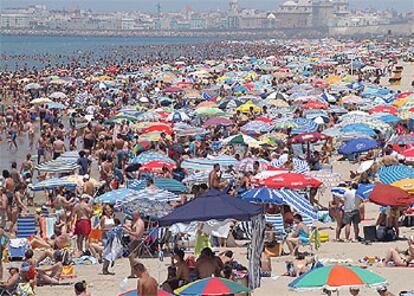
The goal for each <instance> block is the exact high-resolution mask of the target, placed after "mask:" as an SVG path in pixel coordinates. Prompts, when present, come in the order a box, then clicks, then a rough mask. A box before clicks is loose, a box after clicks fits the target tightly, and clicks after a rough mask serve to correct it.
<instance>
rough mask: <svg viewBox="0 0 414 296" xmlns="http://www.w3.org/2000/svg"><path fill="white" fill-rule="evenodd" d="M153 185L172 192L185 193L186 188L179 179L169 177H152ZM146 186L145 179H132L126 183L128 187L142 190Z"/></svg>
mask: <svg viewBox="0 0 414 296" xmlns="http://www.w3.org/2000/svg"><path fill="white" fill-rule="evenodd" d="M153 181H154V186H155V187H158V188H160V189H163V190H167V191H169V192H173V193H177V194H180V193H186V192H188V188H187V187H186V186H184V185H183V184H182V183H181V182H180V181H177V180H175V179H171V178H154V179H153ZM146 187H147V182H146V180H134V181H132V182H130V183H129V184H128V188H130V189H134V190H142V189H144V188H146Z"/></svg>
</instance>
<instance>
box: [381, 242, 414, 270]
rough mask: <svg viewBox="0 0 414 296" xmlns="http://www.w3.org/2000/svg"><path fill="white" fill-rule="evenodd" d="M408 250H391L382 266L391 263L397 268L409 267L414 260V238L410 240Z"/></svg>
mask: <svg viewBox="0 0 414 296" xmlns="http://www.w3.org/2000/svg"><path fill="white" fill-rule="evenodd" d="M407 243H408V249H407V250H405V251H402V250H399V249H398V248H391V249H389V250H388V252H387V255H386V256H385V259H384V261H383V262H382V264H380V265H381V266H387V265H388V264H389V263H394V265H395V266H408V265H410V262H411V261H412V260H413V259H414V238H410V239H409V240H408V241H407Z"/></svg>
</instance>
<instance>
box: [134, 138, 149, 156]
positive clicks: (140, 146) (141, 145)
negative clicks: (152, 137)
mask: <svg viewBox="0 0 414 296" xmlns="http://www.w3.org/2000/svg"><path fill="white" fill-rule="evenodd" d="M150 148H151V142H150V141H139V142H138V143H137V144H136V145H135V147H134V149H132V153H133V154H134V155H136V154H138V153H141V152H144V151H146V150H148V149H150Z"/></svg>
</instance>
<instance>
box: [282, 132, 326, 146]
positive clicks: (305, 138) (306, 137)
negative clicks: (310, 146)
mask: <svg viewBox="0 0 414 296" xmlns="http://www.w3.org/2000/svg"><path fill="white" fill-rule="evenodd" d="M329 138H330V137H329V136H327V135H324V134H321V133H318V132H313V133H303V134H299V135H296V136H294V137H292V138H290V139H289V140H288V144H298V143H315V142H319V141H325V140H328V139H329Z"/></svg>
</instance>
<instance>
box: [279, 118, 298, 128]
mask: <svg viewBox="0 0 414 296" xmlns="http://www.w3.org/2000/svg"><path fill="white" fill-rule="evenodd" d="M273 128H274V129H279V130H280V129H288V128H299V124H297V123H295V122H293V120H292V119H291V118H282V119H276V120H275V124H274V125H273Z"/></svg>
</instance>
